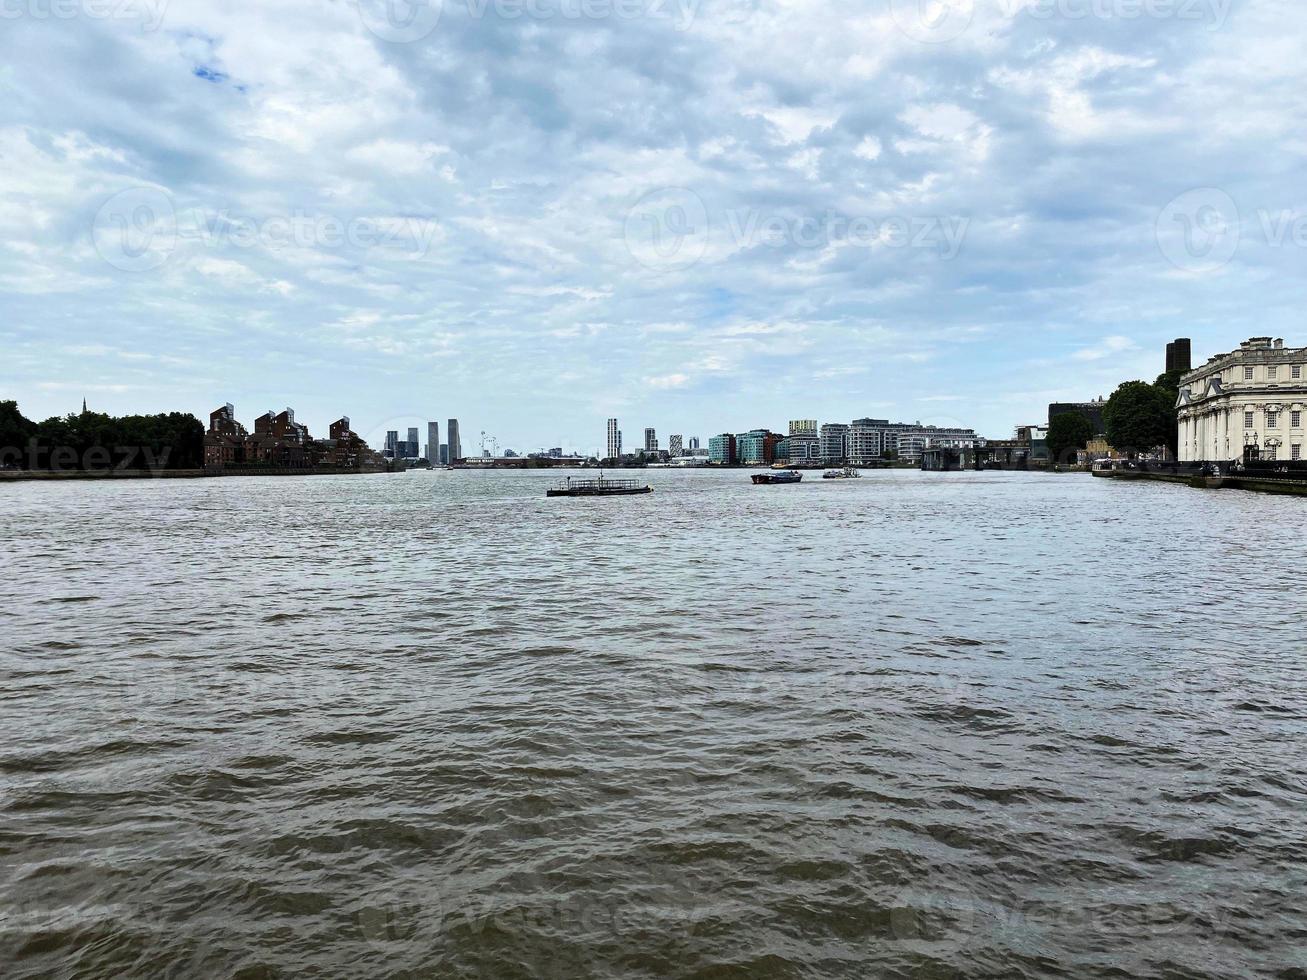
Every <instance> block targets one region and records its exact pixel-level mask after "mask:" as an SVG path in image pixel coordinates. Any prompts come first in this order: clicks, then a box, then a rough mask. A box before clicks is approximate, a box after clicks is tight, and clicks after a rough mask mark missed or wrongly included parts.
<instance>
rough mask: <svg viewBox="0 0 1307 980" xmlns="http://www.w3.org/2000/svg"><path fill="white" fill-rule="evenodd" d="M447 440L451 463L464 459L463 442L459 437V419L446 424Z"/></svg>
mask: <svg viewBox="0 0 1307 980" xmlns="http://www.w3.org/2000/svg"><path fill="white" fill-rule="evenodd" d="M445 438H446V439H447V440H448V446H449V462H450V463H454V462H456V461H458V460H460V459H462V458H463V441H462V439H460V438H459V435H458V419H450V420H449V421H448V422H446V423H445Z"/></svg>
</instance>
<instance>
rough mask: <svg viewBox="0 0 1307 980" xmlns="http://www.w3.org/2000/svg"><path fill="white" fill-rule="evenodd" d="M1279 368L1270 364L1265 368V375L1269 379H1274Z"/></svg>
mask: <svg viewBox="0 0 1307 980" xmlns="http://www.w3.org/2000/svg"><path fill="white" fill-rule="evenodd" d="M1279 370H1280V369H1279V368H1278V367H1276V366H1275V365H1274V364H1272V365H1271V366H1270V367H1268V368H1267V369H1266V377H1267V378H1269V379H1270V380H1271V381H1274V380H1275V375H1276V374H1277V373H1279Z"/></svg>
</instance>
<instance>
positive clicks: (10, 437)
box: [0, 401, 36, 463]
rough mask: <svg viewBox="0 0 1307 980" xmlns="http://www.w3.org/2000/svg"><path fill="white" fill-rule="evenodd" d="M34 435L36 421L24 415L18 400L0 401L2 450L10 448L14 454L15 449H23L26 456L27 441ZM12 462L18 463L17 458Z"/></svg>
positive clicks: (0, 446)
mask: <svg viewBox="0 0 1307 980" xmlns="http://www.w3.org/2000/svg"><path fill="white" fill-rule="evenodd" d="M34 435H36V423H35V422H33V421H32V420H31V419H28V418H24V417H23V413H22V412H20V411H19V410H18V402H16V401H3V402H0V452H3V451H4V450H10V451H11V453H10V455H12V453H13V452H15V451H21V452H22V453H23V455H24V458H26V451H27V448H26V447H27V442H28V440H29V439H31V438H32V436H34ZM10 462H14V463H17V460H16V459H14V460H10Z"/></svg>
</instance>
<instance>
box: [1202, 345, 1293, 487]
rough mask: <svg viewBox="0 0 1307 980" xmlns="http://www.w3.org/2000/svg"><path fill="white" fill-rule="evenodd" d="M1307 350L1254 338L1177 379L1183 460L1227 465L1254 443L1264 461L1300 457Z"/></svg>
mask: <svg viewBox="0 0 1307 980" xmlns="http://www.w3.org/2000/svg"><path fill="white" fill-rule="evenodd" d="M1305 413H1307V348H1303V347H1285V346H1284V341H1283V340H1272V339H1271V338H1270V337H1253V338H1252V339H1250V340H1246V341H1244V342H1243V343H1242V344H1240V345H1239V349H1238V350H1235V351H1231V352H1230V353H1228V354H1219V355H1217V356H1216V357H1213V358H1211V359H1209V360H1208V362H1207V363H1206V364H1204V365H1203V366H1202V367H1200V368H1196V369H1195V370H1193V371H1190V372H1189V373H1188V374H1186V375H1185V376H1184V377H1183V378H1181V379H1180V397H1179V399H1178V400H1177V402H1176V415H1177V419H1178V422H1179V427H1180V445H1179V449H1180V452H1179V457H1180V461H1181V462H1187V463H1192V462H1207V463H1228V462H1231V461H1232V460H1236V459H1242V458H1243V457H1244V455H1245V447H1247V446H1256V447H1257V450H1258V452H1259V454H1260V455H1261V457H1262V458H1263V459H1276V460H1281V459H1286V460H1292V459H1302V458H1303V448H1302V447H1303V443H1304V441H1307V440H1305V439H1304V429H1303V421H1304V414H1305Z"/></svg>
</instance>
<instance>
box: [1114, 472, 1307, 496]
mask: <svg viewBox="0 0 1307 980" xmlns="http://www.w3.org/2000/svg"><path fill="white" fill-rule="evenodd" d="M1094 476H1097V477H1102V478H1104V479H1110V480H1126V481H1130V480H1150V481H1152V482H1154V483H1179V484H1183V485H1184V486H1187V487H1191V488H1193V489H1195V490H1248V491H1250V492H1252V493H1278V494H1285V495H1288V496H1295V497H1307V481H1304V480H1292V479H1291V480H1277V479H1274V478H1268V477H1248V476H1186V475H1184V474H1180V473H1152V472H1149V471H1146V470H1110V471H1102V470H1094Z"/></svg>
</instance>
